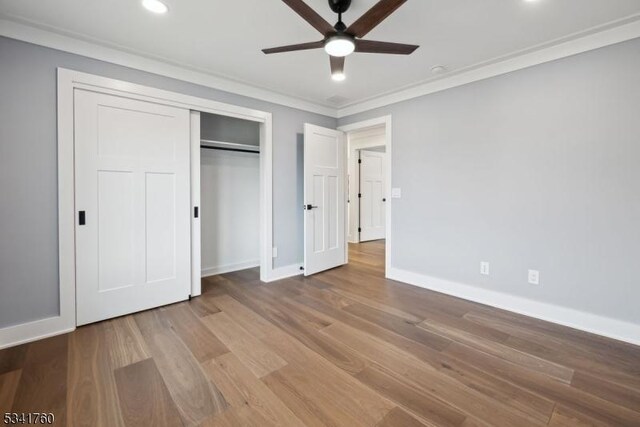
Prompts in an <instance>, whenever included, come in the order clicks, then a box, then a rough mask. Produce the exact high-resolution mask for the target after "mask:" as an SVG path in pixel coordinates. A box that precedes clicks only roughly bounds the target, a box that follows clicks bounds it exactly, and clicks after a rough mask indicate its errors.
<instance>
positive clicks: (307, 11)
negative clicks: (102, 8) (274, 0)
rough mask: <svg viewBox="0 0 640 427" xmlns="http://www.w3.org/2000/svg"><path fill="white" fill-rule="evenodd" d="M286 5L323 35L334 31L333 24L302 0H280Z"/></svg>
mask: <svg viewBox="0 0 640 427" xmlns="http://www.w3.org/2000/svg"><path fill="white" fill-rule="evenodd" d="M282 1H283V2H285V4H286V5H287V6H289V7H290V8H291V9H293V10H294V11H295V12H296V13H297V14H298V15H300V16H301V17H302V19H304V20H305V21H307V22H308V23H309V24H311V26H312V27H313V28H315V29H316V30H318V31H320V33H321V34H322V35H323V36H326V35H327V34H329V33H332V32H333V31H334V29H333V26H332V25H331V24H329V23H328V22H327V21H326V20H325V19H324V18H323V17H322V16H320V15H319V14H318V13H317V12H316V11H315V10H313V9H311V7H309V5H307V4H306V3H305V2H304V1H302V0H282Z"/></svg>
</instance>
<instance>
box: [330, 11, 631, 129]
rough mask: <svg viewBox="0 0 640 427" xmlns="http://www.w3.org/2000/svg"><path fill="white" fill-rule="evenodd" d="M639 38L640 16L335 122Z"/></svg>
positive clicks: (366, 106) (413, 90)
mask: <svg viewBox="0 0 640 427" xmlns="http://www.w3.org/2000/svg"><path fill="white" fill-rule="evenodd" d="M638 37H640V15H633V16H631V17H627V18H625V19H622V20H618V21H616V22H613V23H609V24H606V25H603V26H599V27H596V28H593V29H591V30H587V31H583V32H581V33H578V34H575V35H573V36H569V37H565V38H563V39H560V40H556V41H553V42H549V43H545V44H544V45H543V46H540V47H538V48H537V49H536V48H531V49H527V50H526V51H523V52H518V53H515V54H512V55H509V56H507V57H501V58H498V59H496V60H494V61H490V62H485V63H483V64H480V65H477V66H474V67H470V68H467V69H464V70H460V71H459V72H457V73H455V74H449V75H447V76H444V77H441V78H438V79H437V80H435V79H431V80H429V81H425V82H423V83H420V84H418V85H412V86H410V87H407V88H404V89H401V90H396V91H392V92H390V93H387V94H383V95H380V96H376V97H373V98H370V99H368V100H364V101H360V102H355V103H352V104H349V105H347V106H342V107H340V108H339V109H338V118H343V117H347V116H351V115H353V114H358V113H363V112H365V111H369V110H373V109H375V108H380V107H385V106H387V105H391V104H396V103H398V102H402V101H407V100H409V99H413V98H418V97H420V96H424V95H429V94H431V93H436V92H441V91H443V90H446V89H451V88H454V87H457V86H462V85H465V84H468V83H472V82H476V81H479V80H484V79H488V78H491V77H495V76H499V75H501V74H507V73H510V72H513V71H517V70H522V69H524V68H528V67H532V66H535V65H539V64H543V63H546V62H551V61H555V60H557V59H561V58H566V57H568V56H573V55H577V54H580V53H583V52H587V51H590V50H594V49H599V48H601V47H605V46H610V45H613V44H617V43H621V42H624V41H627V40H631V39H635V38H638Z"/></svg>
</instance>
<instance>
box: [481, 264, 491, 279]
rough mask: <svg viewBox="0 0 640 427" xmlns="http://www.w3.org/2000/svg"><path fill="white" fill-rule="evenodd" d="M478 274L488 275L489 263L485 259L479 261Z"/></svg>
mask: <svg viewBox="0 0 640 427" xmlns="http://www.w3.org/2000/svg"><path fill="white" fill-rule="evenodd" d="M480 274H482V275H483V276H488V275H489V263H488V262H486V261H482V262H481V263H480Z"/></svg>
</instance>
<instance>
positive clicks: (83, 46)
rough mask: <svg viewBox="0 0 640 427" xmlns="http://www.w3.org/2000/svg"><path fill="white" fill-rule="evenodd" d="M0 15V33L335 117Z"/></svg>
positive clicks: (329, 110)
mask: <svg viewBox="0 0 640 427" xmlns="http://www.w3.org/2000/svg"><path fill="white" fill-rule="evenodd" d="M6 18H7V16H6V15H0V36H4V37H8V38H11V39H16V40H20V41H24V42H28V43H33V44H36V45H40V46H44V47H48V48H52V49H56V50H61V51H64V52H69V53H74V54H77V55H81V56H85V57H87V58H91V59H97V60H100V61H105V62H109V63H112V64H116V65H121V66H124V67H128V68H134V69H136V70H141V71H146V72H148V73H153V74H158V75H161V76H165V77H170V78H174V79H178V80H182V81H186V82H189V83H195V84H197V85H201V86H206V87H210V88H213V89H217V90H221V91H225V92H230V93H233V94H236V95H241V96H247V97H250V98H254V99H258V100H260V101H266V102H271V103H274V104H278V105H284V106H286V107H291V108H296V109H299V110H304V111H309V112H312V113H317V114H322V115H324V116H329V117H334V118H335V117H337V115H336V114H337V110H336V108H335V107H329V106H325V105H321V104H317V103H314V102H311V101H307V100H304V99H300V98H296V97H293V96H290V95H284V94H281V93H278V92H274V91H271V90H268V89H263V88H260V87H257V86H252V85H249V84H246V83H241V82H237V81H234V80H231V79H227V78H224V77H219V76H215V75H213V74H208V73H205V72H201V71H194V70H191V69H188V68H185V67H181V66H178V65H174V64H171V63H168V62H166V61H162V60H157V59H151V58H147V57H144V56H142V55H140V54H134V53H128V52H124V51H123V50H120V49H116V48H112V47H107V46H104V45H102V44H99V43H96V42H90V41H86V40H81V39H79V38H75V37H71V36H67V35H63V34H59V33H57V32H55V31H50V30H45V29H42V28H38V27H35V26H33V25H30V24H24V23H20V22H15V21H13V20H11V19H6Z"/></svg>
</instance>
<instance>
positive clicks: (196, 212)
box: [193, 206, 200, 218]
mask: <svg viewBox="0 0 640 427" xmlns="http://www.w3.org/2000/svg"><path fill="white" fill-rule="evenodd" d="M193 217H194V218H198V217H200V210H199V209H198V207H197V206H194V208H193Z"/></svg>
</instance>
